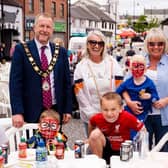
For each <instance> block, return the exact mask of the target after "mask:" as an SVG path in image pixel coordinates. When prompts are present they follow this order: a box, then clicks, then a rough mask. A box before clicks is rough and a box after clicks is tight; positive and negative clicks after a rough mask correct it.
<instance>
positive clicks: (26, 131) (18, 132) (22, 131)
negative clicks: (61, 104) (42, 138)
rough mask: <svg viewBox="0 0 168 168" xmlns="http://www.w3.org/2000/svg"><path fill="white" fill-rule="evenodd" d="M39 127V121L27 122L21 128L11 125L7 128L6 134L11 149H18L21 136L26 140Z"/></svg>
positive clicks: (11, 150)
mask: <svg viewBox="0 0 168 168" xmlns="http://www.w3.org/2000/svg"><path fill="white" fill-rule="evenodd" d="M37 128H38V124H37V123H27V124H24V125H23V127H21V128H15V127H11V128H9V129H7V130H6V132H5V133H6V136H7V137H8V139H9V151H10V152H14V151H16V150H17V149H18V144H19V143H20V139H21V137H24V138H25V139H26V140H27V139H28V138H30V137H31V136H33V130H35V129H37Z"/></svg>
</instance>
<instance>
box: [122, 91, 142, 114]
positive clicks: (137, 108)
mask: <svg viewBox="0 0 168 168" xmlns="http://www.w3.org/2000/svg"><path fill="white" fill-rule="evenodd" d="M122 96H123V98H124V100H125V102H126V104H127V106H128V107H129V108H130V109H131V110H132V111H133V112H134V113H135V114H137V115H138V114H140V113H142V111H143V108H142V107H141V103H140V102H139V101H132V100H131V98H130V96H129V94H128V92H127V91H124V92H123V94H122Z"/></svg>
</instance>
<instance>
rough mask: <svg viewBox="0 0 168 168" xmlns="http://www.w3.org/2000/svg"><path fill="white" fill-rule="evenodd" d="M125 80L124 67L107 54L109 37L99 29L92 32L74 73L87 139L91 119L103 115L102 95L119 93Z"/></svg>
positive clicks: (76, 93) (76, 92)
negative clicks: (94, 115)
mask: <svg viewBox="0 0 168 168" xmlns="http://www.w3.org/2000/svg"><path fill="white" fill-rule="evenodd" d="M122 80H123V72H122V69H121V67H120V66H119V64H118V63H117V61H116V60H115V59H113V58H112V57H111V56H110V55H108V54H107V52H106V42H105V36H104V35H103V34H102V33H101V32H100V31H97V30H94V31H91V32H89V34H88V36H87V40H86V49H85V51H84V57H83V59H82V60H81V61H80V62H79V63H78V64H77V66H76V69H75V72H74V82H75V95H76V97H77V101H78V104H79V110H80V116H81V119H82V120H83V122H84V125H85V128H86V134H87V136H88V132H87V131H88V125H87V124H88V121H89V119H90V117H91V116H92V115H93V114H95V113H98V112H100V97H101V95H103V94H104V93H106V92H108V91H111V90H112V91H115V90H116V87H117V86H118V85H119V84H120V83H121V82H122Z"/></svg>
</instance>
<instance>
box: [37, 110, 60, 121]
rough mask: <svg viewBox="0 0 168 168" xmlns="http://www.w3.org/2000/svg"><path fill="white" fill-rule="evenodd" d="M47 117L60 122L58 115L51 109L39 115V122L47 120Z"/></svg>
mask: <svg viewBox="0 0 168 168" xmlns="http://www.w3.org/2000/svg"><path fill="white" fill-rule="evenodd" d="M47 117H51V118H53V119H55V120H58V121H59V122H60V115H59V113H58V112H56V111H55V110H53V109H47V110H45V111H43V112H42V113H41V115H40V118H39V122H41V120H42V119H44V118H47Z"/></svg>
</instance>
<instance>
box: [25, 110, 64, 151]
mask: <svg viewBox="0 0 168 168" xmlns="http://www.w3.org/2000/svg"><path fill="white" fill-rule="evenodd" d="M59 130H60V116H59V114H58V113H57V112H56V111H54V110H53V109H48V110H45V111H44V112H43V113H42V114H41V116H40V119H39V128H38V129H37V130H36V131H35V134H34V135H33V136H32V137H31V138H30V139H28V140H27V144H28V147H29V148H36V147H37V145H38V142H39V141H40V139H43V141H44V142H45V145H46V146H47V148H48V150H49V151H50V150H51V151H52V150H55V146H56V144H57V143H58V142H63V143H64V144H65V145H66V142H67V137H66V135H65V134H64V133H62V132H60V131H59Z"/></svg>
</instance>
